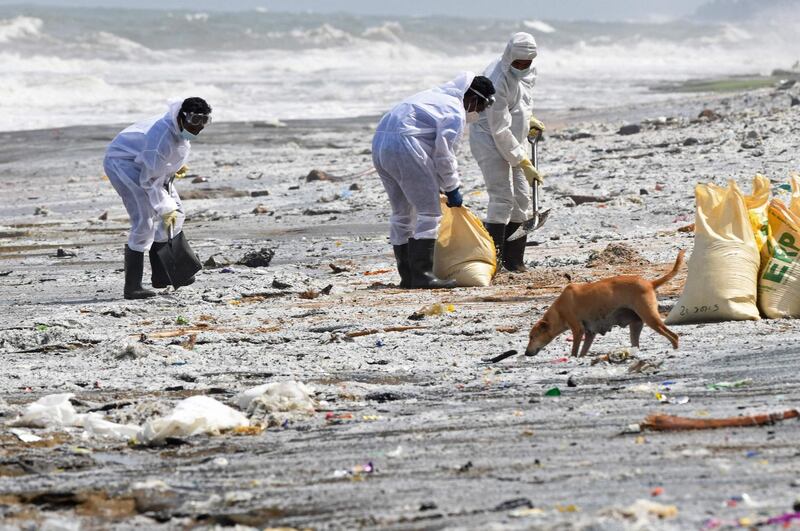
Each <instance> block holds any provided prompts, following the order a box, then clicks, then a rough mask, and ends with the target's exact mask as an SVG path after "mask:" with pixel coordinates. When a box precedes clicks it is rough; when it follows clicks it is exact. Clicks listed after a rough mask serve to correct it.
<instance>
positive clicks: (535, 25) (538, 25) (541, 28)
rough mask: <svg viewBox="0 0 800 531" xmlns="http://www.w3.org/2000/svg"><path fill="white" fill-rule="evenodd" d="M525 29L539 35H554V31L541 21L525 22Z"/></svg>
mask: <svg viewBox="0 0 800 531" xmlns="http://www.w3.org/2000/svg"><path fill="white" fill-rule="evenodd" d="M523 24H524V25H525V27H526V28H528V29H532V30H534V31H538V32H539V33H555V32H556V29H555V28H554V27H553V26H551V25H550V24H548V23H547V22H544V21H542V20H526V21H525V22H523Z"/></svg>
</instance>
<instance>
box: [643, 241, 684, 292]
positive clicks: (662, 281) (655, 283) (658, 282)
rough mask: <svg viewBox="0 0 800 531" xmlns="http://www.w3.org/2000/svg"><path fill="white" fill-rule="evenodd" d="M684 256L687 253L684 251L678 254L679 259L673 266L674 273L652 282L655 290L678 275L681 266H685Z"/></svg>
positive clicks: (671, 272)
mask: <svg viewBox="0 0 800 531" xmlns="http://www.w3.org/2000/svg"><path fill="white" fill-rule="evenodd" d="M684 254H686V251H684V250H681V252H679V253H678V258H677V259H676V260H675V265H674V266H672V271H670V272H669V273H667V274H666V275H664V276H663V277H661V278H657V279H655V280H653V281H652V282H651V284H652V285H653V289H656V288H658V287H659V286H660V285H661V284H666V283H667V282H669V281H670V280H672V277H674V276H675V275H677V274H678V271H680V269H681V266H682V265H683V255H684Z"/></svg>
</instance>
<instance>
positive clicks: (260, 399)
mask: <svg viewBox="0 0 800 531" xmlns="http://www.w3.org/2000/svg"><path fill="white" fill-rule="evenodd" d="M313 395H314V390H313V389H312V388H311V387H308V386H307V385H305V384H304V383H302V382H297V381H293V380H292V381H286V382H272V383H268V384H264V385H259V386H258V387H253V388H251V389H248V390H247V391H243V392H241V393H239V394H238V395H236V396H235V397H233V401H234V402H235V403H236V405H237V406H238V407H239V408H240V409H242V410H245V411H247V412H248V416H251V410H254V409H260V410H262V411H265V412H268V413H274V412H286V411H299V412H302V413H306V414H313V413H314V412H315V408H316V407H317V402H316V400H314V398H313Z"/></svg>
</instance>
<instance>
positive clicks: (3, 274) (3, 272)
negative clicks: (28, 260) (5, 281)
mask: <svg viewBox="0 0 800 531" xmlns="http://www.w3.org/2000/svg"><path fill="white" fill-rule="evenodd" d="M13 272H14V271H13V270H12V269H7V270H6V271H0V277H7V276H8V275H10V274H11V273H13Z"/></svg>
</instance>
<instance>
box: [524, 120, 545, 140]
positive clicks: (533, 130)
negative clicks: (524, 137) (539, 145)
mask: <svg viewBox="0 0 800 531" xmlns="http://www.w3.org/2000/svg"><path fill="white" fill-rule="evenodd" d="M528 126H529V127H530V129H529V131H528V136H536V135H537V134H538V133H544V129H545V128H544V122H542V121H541V120H540V119H538V118H537V117H535V116H531V119H530V122H528Z"/></svg>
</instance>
